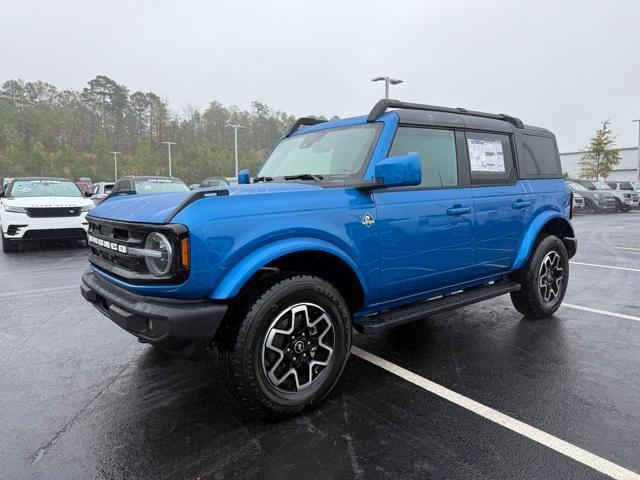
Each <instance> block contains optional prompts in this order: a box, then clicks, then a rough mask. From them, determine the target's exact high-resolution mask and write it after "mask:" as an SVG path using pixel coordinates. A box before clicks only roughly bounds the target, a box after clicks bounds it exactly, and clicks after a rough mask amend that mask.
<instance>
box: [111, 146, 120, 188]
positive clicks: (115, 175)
mask: <svg viewBox="0 0 640 480" xmlns="http://www.w3.org/2000/svg"><path fill="white" fill-rule="evenodd" d="M109 153H113V181H114V182H117V181H118V154H119V153H120V152H109Z"/></svg>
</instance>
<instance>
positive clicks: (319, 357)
mask: <svg viewBox="0 0 640 480" xmlns="http://www.w3.org/2000/svg"><path fill="white" fill-rule="evenodd" d="M234 314H235V315H234V316H235V318H231V319H230V320H231V321H232V322H234V324H233V325H232V326H231V327H230V330H229V331H228V335H227V339H226V341H223V342H222V344H221V345H220V356H221V363H222V368H223V373H224V378H225V383H226V385H227V388H228V389H229V391H230V392H231V394H232V395H233V396H234V397H235V399H236V400H237V401H238V402H239V403H241V404H242V405H243V406H245V407H246V408H248V409H249V410H250V411H252V412H254V413H256V414H258V415H260V416H263V417H270V418H274V417H275V418H277V417H285V416H290V415H295V414H297V413H299V412H301V411H303V410H304V409H306V408H309V407H311V406H313V405H316V404H318V403H319V402H320V401H322V400H323V399H324V398H325V397H326V396H327V395H328V394H329V392H331V390H332V389H333V387H334V386H335V385H336V383H337V382H338V380H339V379H340V376H341V375H342V371H343V370H344V367H345V365H346V362H347V359H348V357H349V352H350V350H351V315H350V313H349V309H348V308H347V305H346V303H345V301H344V299H343V298H342V296H341V295H340V293H339V292H338V291H337V290H336V289H335V288H334V287H333V285H331V284H330V283H328V282H327V281H325V280H323V279H321V278H318V277H315V276H311V275H296V274H290V275H284V276H280V275H274V276H273V277H272V278H271V279H269V278H268V279H267V281H266V282H265V283H263V284H262V285H261V286H259V287H258V288H256V289H254V290H253V291H252V292H251V293H249V294H248V295H246V296H245V297H244V298H242V299H241V300H240V301H239V308H237V309H236V310H235V312H234Z"/></svg>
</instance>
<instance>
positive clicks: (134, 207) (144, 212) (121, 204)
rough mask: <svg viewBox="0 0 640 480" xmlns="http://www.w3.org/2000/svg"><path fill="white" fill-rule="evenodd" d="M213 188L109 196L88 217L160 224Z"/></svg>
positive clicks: (267, 190) (264, 188)
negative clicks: (181, 206)
mask: <svg viewBox="0 0 640 480" xmlns="http://www.w3.org/2000/svg"><path fill="white" fill-rule="evenodd" d="M322 188H323V187H322V186H320V185H316V184H308V183H301V182H289V183H252V184H249V185H234V186H229V187H227V190H228V191H229V195H230V196H244V195H259V194H273V193H278V192H288V191H297V190H320V189H322ZM217 190H218V189H216V188H203V189H200V190H190V191H186V192H176V193H157V194H150V195H144V194H135V195H122V196H119V197H111V198H110V199H108V200H105V201H103V202H102V203H101V204H100V205H98V206H97V207H96V208H94V209H93V210H91V213H90V215H91V216H92V217H100V218H106V219H109V220H119V221H123V222H138V223H163V222H165V221H166V220H167V219H168V218H170V217H171V216H172V215H173V214H174V213H175V212H176V210H177V209H178V208H179V207H180V205H182V204H183V202H186V201H187V199H190V198H191V197H193V198H194V199H196V200H197V197H202V196H205V195H206V194H207V193H213V192H216V191H217Z"/></svg>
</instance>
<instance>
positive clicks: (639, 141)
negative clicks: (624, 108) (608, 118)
mask: <svg viewBox="0 0 640 480" xmlns="http://www.w3.org/2000/svg"><path fill="white" fill-rule="evenodd" d="M632 122H637V123H638V181H639V182H640V119H638V120H632Z"/></svg>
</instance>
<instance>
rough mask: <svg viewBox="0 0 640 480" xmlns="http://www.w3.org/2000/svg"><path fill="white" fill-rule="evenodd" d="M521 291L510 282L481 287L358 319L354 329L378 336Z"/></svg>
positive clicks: (354, 322)
mask: <svg viewBox="0 0 640 480" xmlns="http://www.w3.org/2000/svg"><path fill="white" fill-rule="evenodd" d="M520 288H521V285H520V284H519V283H517V282H510V281H504V282H499V283H493V284H490V285H482V286H480V287H474V288H470V289H468V290H464V291H462V292H460V293H454V294H452V295H446V296H444V297H439V298H435V299H433V300H427V301H424V302H419V303H413V304H411V305H408V306H407V305H405V306H402V307H398V308H395V309H393V310H387V311H385V312H381V313H378V314H376V315H369V316H367V317H361V318H355V319H353V326H354V328H355V329H356V330H357V331H358V332H360V333H379V332H382V331H384V330H385V329H387V328H389V327H397V326H398V325H403V324H405V323H410V322H414V321H416V320H420V319H421V318H423V317H426V316H429V315H435V314H436V313H442V312H446V311H448V310H453V309H454V308H458V307H464V306H465V305H470V304H472V303H477V302H481V301H483V300H488V299H490V298H493V297H498V296H500V295H504V294H505V293H511V292H516V291H518V290H520Z"/></svg>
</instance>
